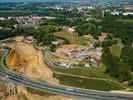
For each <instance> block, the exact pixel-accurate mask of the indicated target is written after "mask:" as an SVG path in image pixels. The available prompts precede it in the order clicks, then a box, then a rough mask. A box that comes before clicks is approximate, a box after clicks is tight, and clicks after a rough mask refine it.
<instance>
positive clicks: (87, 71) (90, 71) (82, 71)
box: [55, 66, 110, 79]
mask: <svg viewBox="0 0 133 100" xmlns="http://www.w3.org/2000/svg"><path fill="white" fill-rule="evenodd" d="M55 70H57V71H59V72H62V73H68V74H73V75H79V76H85V77H93V78H103V79H109V78H110V76H108V75H107V74H105V73H104V72H105V67H99V68H96V67H90V68H87V67H83V66H77V67H75V68H69V69H55Z"/></svg>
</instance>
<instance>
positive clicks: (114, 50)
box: [110, 38, 122, 57]
mask: <svg viewBox="0 0 133 100" xmlns="http://www.w3.org/2000/svg"><path fill="white" fill-rule="evenodd" d="M115 40H117V42H118V43H117V44H116V45H113V46H111V47H110V50H111V53H112V54H113V55H114V56H118V57H120V54H121V47H122V43H121V40H120V39H118V38H115Z"/></svg>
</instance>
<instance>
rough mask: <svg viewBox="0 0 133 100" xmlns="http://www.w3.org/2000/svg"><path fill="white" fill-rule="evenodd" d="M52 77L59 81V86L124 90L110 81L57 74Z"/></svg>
mask: <svg viewBox="0 0 133 100" xmlns="http://www.w3.org/2000/svg"><path fill="white" fill-rule="evenodd" d="M54 76H55V78H57V79H59V80H60V83H61V84H63V85H68V86H73V87H78V88H86V89H94V90H101V91H110V90H123V89H124V88H123V87H121V86H120V85H118V84H116V83H113V82H111V81H105V80H97V79H86V78H80V77H74V76H67V75H58V74H56V75H54Z"/></svg>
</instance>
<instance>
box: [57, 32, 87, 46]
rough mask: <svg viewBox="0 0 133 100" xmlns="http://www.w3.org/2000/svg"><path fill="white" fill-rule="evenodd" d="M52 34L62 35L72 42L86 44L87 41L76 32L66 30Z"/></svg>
mask: <svg viewBox="0 0 133 100" xmlns="http://www.w3.org/2000/svg"><path fill="white" fill-rule="evenodd" d="M54 35H55V36H57V37H63V38H65V39H67V40H68V41H69V42H70V43H72V44H83V45H86V44H87V41H86V40H85V38H84V37H79V36H78V35H77V34H76V33H71V32H69V31H66V30H62V31H60V32H56V33H54Z"/></svg>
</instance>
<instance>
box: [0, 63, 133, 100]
mask: <svg viewBox="0 0 133 100" xmlns="http://www.w3.org/2000/svg"><path fill="white" fill-rule="evenodd" d="M2 61H3V60H2ZM2 63H3V62H2ZM2 63H1V64H2ZM2 65H3V64H2ZM0 77H1V80H3V81H9V82H12V83H14V84H18V85H24V86H26V87H30V88H32V89H36V90H40V91H46V92H50V93H54V94H60V95H64V96H70V97H76V98H82V99H88V100H90V99H95V100H133V95H130V94H118V93H110V92H104V91H102V92H101V91H96V90H90V89H81V88H75V87H68V86H63V85H55V84H51V83H48V82H44V81H37V80H31V79H29V78H27V77H24V76H21V75H18V74H16V73H14V72H11V71H9V70H5V69H3V67H2V68H1V69H0Z"/></svg>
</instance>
